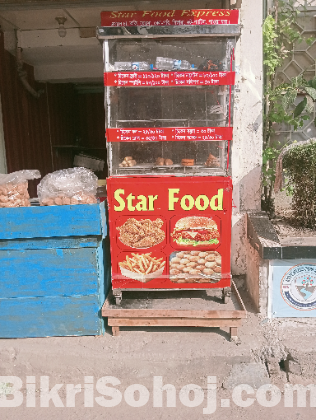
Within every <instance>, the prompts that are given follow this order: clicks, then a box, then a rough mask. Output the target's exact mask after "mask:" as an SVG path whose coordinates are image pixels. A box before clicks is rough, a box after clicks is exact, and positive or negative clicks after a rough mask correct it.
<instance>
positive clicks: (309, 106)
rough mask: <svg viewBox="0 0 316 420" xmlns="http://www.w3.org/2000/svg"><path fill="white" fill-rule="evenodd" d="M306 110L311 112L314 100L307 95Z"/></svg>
mask: <svg viewBox="0 0 316 420" xmlns="http://www.w3.org/2000/svg"><path fill="white" fill-rule="evenodd" d="M306 111H307V112H308V113H309V114H311V113H312V112H313V111H314V101H313V99H312V98H311V97H310V96H307V103H306Z"/></svg>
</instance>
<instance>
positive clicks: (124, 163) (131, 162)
mask: <svg viewBox="0 0 316 420" xmlns="http://www.w3.org/2000/svg"><path fill="white" fill-rule="evenodd" d="M135 165H136V160H134V159H133V158H132V156H126V157H125V158H124V160H123V161H122V163H120V164H119V167H120V168H127V167H131V166H135Z"/></svg>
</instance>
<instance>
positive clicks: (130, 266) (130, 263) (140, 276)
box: [118, 252, 166, 283]
mask: <svg viewBox="0 0 316 420" xmlns="http://www.w3.org/2000/svg"><path fill="white" fill-rule="evenodd" d="M151 254H152V253H151V252H149V253H147V254H132V257H129V256H128V255H127V256H126V259H125V260H124V261H121V262H119V263H118V264H119V267H120V270H121V273H122V275H123V276H125V277H128V278H131V279H134V280H138V281H141V282H142V283H146V282H148V281H150V280H152V279H154V278H155V277H159V276H160V275H161V274H162V273H163V271H164V269H165V265H166V262H165V261H163V258H162V257H161V258H157V257H152V256H151Z"/></svg>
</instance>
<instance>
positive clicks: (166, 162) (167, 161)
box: [165, 159, 173, 166]
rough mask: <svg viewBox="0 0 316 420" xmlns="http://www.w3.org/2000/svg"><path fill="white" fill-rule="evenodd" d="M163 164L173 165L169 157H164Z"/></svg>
mask: <svg viewBox="0 0 316 420" xmlns="http://www.w3.org/2000/svg"><path fill="white" fill-rule="evenodd" d="M165 165H166V166H171V165H173V161H172V160H171V159H165Z"/></svg>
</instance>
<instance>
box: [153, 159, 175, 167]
mask: <svg viewBox="0 0 316 420" xmlns="http://www.w3.org/2000/svg"><path fill="white" fill-rule="evenodd" d="M156 165H157V166H171V165H173V161H172V160H171V159H164V158H162V157H159V158H157V159H156Z"/></svg>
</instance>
